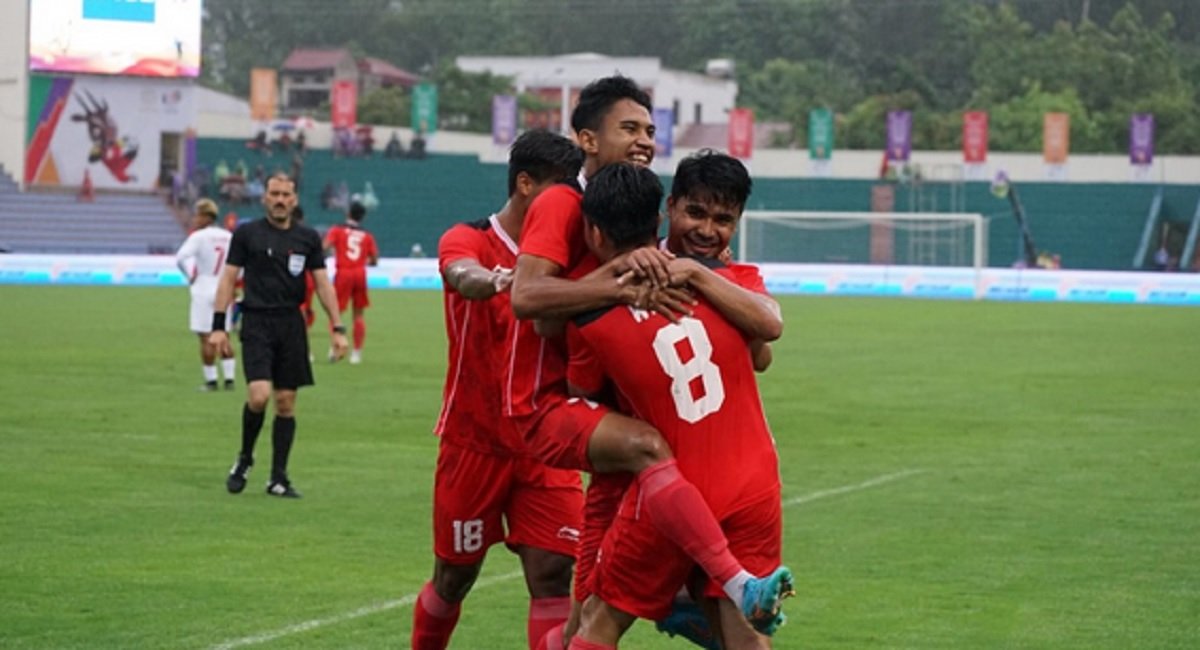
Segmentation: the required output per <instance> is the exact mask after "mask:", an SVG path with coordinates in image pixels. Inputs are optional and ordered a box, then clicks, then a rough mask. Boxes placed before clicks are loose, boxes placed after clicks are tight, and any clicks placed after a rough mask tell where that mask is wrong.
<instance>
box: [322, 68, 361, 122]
mask: <svg viewBox="0 0 1200 650" xmlns="http://www.w3.org/2000/svg"><path fill="white" fill-rule="evenodd" d="M329 113H330V121H332V122H333V128H335V129H352V128H354V124H355V123H356V122H357V121H358V88H357V87H356V86H355V85H354V82H353V81H348V80H345V79H341V80H338V81H335V82H333V92H332V93H331V96H330V98H329Z"/></svg>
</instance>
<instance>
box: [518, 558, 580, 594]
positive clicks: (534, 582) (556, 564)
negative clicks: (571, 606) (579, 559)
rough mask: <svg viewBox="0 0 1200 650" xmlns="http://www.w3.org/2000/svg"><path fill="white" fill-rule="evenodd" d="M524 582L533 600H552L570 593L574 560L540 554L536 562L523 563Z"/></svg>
mask: <svg viewBox="0 0 1200 650" xmlns="http://www.w3.org/2000/svg"><path fill="white" fill-rule="evenodd" d="M524 564H525V581H526V583H527V586H528V587H529V595H530V596H532V597H534V598H554V597H558V596H565V595H567V594H569V593H571V573H572V569H573V568H574V567H575V559H574V558H572V557H570V556H567V555H558V554H552V553H543V554H541V555H540V556H539V557H538V558H537V561H536V562H525V563H524Z"/></svg>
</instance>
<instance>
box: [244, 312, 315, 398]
mask: <svg viewBox="0 0 1200 650" xmlns="http://www.w3.org/2000/svg"><path fill="white" fill-rule="evenodd" d="M241 338H242V370H243V372H245V373H246V383H249V382H252V381H260V380H264V379H265V380H268V381H270V382H271V383H272V384H273V385H274V387H275V388H282V389H285V390H295V389H297V388H299V387H301V386H311V385H312V384H313V375H312V364H310V363H309V362H308V331H307V328H306V327H305V326H304V315H303V314H301V313H300V309H299V308H297V309H289V310H286V311H259V312H253V311H247V312H245V314H243V316H242V333H241Z"/></svg>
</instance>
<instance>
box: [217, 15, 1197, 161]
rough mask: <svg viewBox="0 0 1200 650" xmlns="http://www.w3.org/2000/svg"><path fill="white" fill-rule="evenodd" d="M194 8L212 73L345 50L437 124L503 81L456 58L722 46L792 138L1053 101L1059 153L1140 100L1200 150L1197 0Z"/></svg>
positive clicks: (951, 132)
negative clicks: (810, 130)
mask: <svg viewBox="0 0 1200 650" xmlns="http://www.w3.org/2000/svg"><path fill="white" fill-rule="evenodd" d="M205 15H206V19H205V23H204V40H205V54H206V58H205V62H204V72H203V75H204V79H205V81H206V82H207V83H209V84H213V85H216V86H219V87H223V88H226V89H229V90H232V91H233V92H236V93H239V94H244V93H245V92H246V89H247V86H248V71H249V68H250V67H253V66H277V65H279V64H280V63H281V62H282V61H283V58H284V57H285V56H286V55H287V53H288V52H289V51H290V50H291V49H292V48H293V47H296V46H309V47H313V46H338V47H353V48H354V51H356V52H363V53H368V54H370V55H372V56H378V57H381V58H384V59H387V60H390V61H392V62H393V63H395V64H397V65H399V66H401V67H404V68H407V69H410V70H413V71H417V72H420V73H421V74H423V75H425V76H426V77H427V78H430V79H434V80H436V81H438V82H439V86H441V84H443V83H444V84H446V86H445V87H440V88H439V93H440V103H441V110H442V113H443V120H444V121H445V122H446V124H447V127H448V128H468V129H471V130H486V125H487V124H488V123H489V122H490V117H489V115H490V113H489V111H490V97H491V95H492V94H494V93H495V92H511V91H512V89H511V88H508V87H506V86H507V81H505V80H499V79H471V78H470V77H469V76H468V75H462V74H461V73H459V72H455V71H454V70H453V65H452V64H453V61H454V58H455V57H457V56H459V55H493V56H500V55H558V54H566V53H572V52H598V53H602V54H607V55H610V56H652V57H659V58H660V59H661V60H662V62H663V65H664V66H667V67H671V68H675V69H682V70H691V71H696V72H700V71H702V70H703V69H704V64H705V62H706V61H708V60H710V59H714V58H731V59H733V60H735V61H736V63H737V73H738V81H739V84H740V87H741V96H740V97H739V101H738V103H739V105H742V106H747V107H750V108H753V109H755V112H756V115H757V116H758V117H759V119H761V120H770V121H779V122H787V123H789V124H791V125H792V127H793V133H794V140H795V142H794V144H797V145H803V144H804V138H805V137H806V127H807V120H808V112H809V110H811V109H812V108H815V107H818V106H826V107H829V108H832V109H833V110H834V111H835V112H836V114H837V124H838V127H837V128H838V138H839V140H838V142H839V146H849V147H872V148H875V147H879V146H881V143H882V140H883V137H884V123H883V119H882V115H883V114H884V113H886V111H887V110H889V109H897V108H909V109H911V110H914V129H915V133H914V144H915V146H916V147H918V148H939V149H946V148H955V147H957V146H959V141H960V139H961V124H962V113H963V111H966V110H985V111H989V112H990V113H991V114H992V120H991V130H990V131H991V147H992V149H993V150H997V151H1008V150H1034V151H1036V150H1039V149H1040V148H1041V144H1040V143H1041V126H1040V125H1041V117H1040V115H1039V114H1038V111H1042V110H1065V111H1067V112H1069V113H1070V114H1071V116H1072V118H1071V119H1072V129H1071V131H1072V133H1071V150H1072V151H1075V152H1093V151H1094V152H1113V151H1124V149H1125V146H1126V144H1127V139H1128V123H1129V115H1130V113H1132V112H1134V111H1147V112H1153V113H1154V114H1155V118H1156V121H1157V126H1158V132H1157V138H1156V139H1157V149H1158V150H1159V151H1160V152H1163V153H1200V117H1197V116H1196V115H1194V114H1195V113H1197V111H1195V106H1196V105H1198V104H1200V2H1198V1H1197V0H1137V1H1136V2H1131V1H1129V0H1055V1H1053V2H1050V1H1042V0H921V1H919V2H915V1H909V0H606V1H605V2H594V1H591V0H339V2H337V3H329V2H327V1H326V0H288V2H285V3H281V2H275V1H272V0H207V2H206V3H205ZM366 101H367V98H364V102H366ZM380 101H381V102H382V101H383V98H380ZM532 101H533V100H531V99H530V98H528V97H526V98H523V99H522V106H523V107H524V106H526V105H527V104H530V103H531V102H532ZM1055 107H1057V108H1055ZM380 108H381V109H382V108H384V107H382V106H381V107H380ZM371 110H375V109H374V107H372V109H371ZM1009 128H1012V129H1014V131H1013V132H1011V133H1010V132H1008V131H1007V130H1008V129H1009Z"/></svg>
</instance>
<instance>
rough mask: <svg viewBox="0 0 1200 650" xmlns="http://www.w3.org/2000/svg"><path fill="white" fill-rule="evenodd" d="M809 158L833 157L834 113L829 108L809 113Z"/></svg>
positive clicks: (816, 109)
mask: <svg viewBox="0 0 1200 650" xmlns="http://www.w3.org/2000/svg"><path fill="white" fill-rule="evenodd" d="M808 157H809V158H810V159H812V160H829V159H830V158H832V157H833V111H831V110H829V109H828V108H814V109H813V110H811V111H809V112H808Z"/></svg>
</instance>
